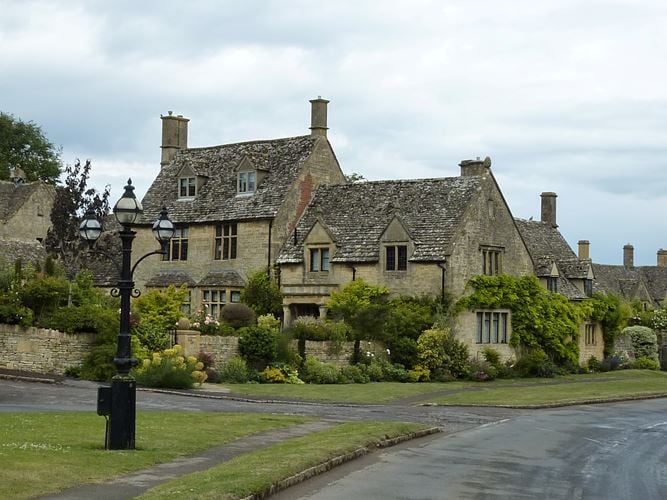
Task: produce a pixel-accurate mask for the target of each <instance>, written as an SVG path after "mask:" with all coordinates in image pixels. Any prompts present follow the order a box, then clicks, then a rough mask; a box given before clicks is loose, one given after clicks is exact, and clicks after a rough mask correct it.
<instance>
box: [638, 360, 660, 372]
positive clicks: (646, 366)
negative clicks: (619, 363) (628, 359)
mask: <svg viewBox="0 0 667 500" xmlns="http://www.w3.org/2000/svg"><path fill="white" fill-rule="evenodd" d="M632 368H635V369H637V370H660V363H659V362H658V361H657V360H655V359H653V358H646V357H642V358H637V359H636V360H635V361H634V362H633V363H632Z"/></svg>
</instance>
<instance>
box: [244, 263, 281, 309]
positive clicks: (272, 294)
mask: <svg viewBox="0 0 667 500" xmlns="http://www.w3.org/2000/svg"><path fill="white" fill-rule="evenodd" d="M241 302H243V303H244V304H246V305H247V306H249V307H250V308H251V309H252V310H253V311H254V312H255V314H256V315H257V316H262V315H264V314H273V315H274V316H278V317H280V316H281V315H282V312H283V295H282V293H280V288H278V285H277V284H276V282H275V281H274V280H273V279H271V277H269V273H267V271H266V269H264V270H262V271H257V272H256V273H254V274H253V275H252V276H250V278H249V279H248V284H247V285H246V287H245V288H244V289H243V290H242V291H241Z"/></svg>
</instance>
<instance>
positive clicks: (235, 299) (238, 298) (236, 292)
mask: <svg viewBox="0 0 667 500" xmlns="http://www.w3.org/2000/svg"><path fill="white" fill-rule="evenodd" d="M231 298H232V302H233V303H234V304H236V303H238V302H241V292H240V291H239V290H232V293H231Z"/></svg>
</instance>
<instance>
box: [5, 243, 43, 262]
mask: <svg viewBox="0 0 667 500" xmlns="http://www.w3.org/2000/svg"><path fill="white" fill-rule="evenodd" d="M18 259H21V261H22V262H24V263H28V262H29V263H31V264H41V263H42V262H44V259H46V250H45V249H44V246H43V245H42V244H41V243H40V242H39V241H37V240H19V239H15V238H0V261H4V263H6V264H13V263H14V262H16V261H17V260H18Z"/></svg>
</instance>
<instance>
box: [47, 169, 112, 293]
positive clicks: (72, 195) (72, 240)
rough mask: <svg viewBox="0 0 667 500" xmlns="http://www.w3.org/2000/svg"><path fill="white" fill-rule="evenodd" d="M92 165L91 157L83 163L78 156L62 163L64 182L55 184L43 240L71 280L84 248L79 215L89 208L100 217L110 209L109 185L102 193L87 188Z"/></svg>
mask: <svg viewBox="0 0 667 500" xmlns="http://www.w3.org/2000/svg"><path fill="white" fill-rule="evenodd" d="M91 168H92V165H91V163H90V160H86V164H85V165H83V166H82V165H81V162H80V161H79V160H77V161H76V162H75V163H74V166H71V165H67V166H66V167H65V173H66V174H67V176H66V178H65V182H64V184H63V185H62V186H57V187H56V196H55V199H54V201H53V208H52V210H51V228H50V229H49V231H48V233H47V235H46V240H45V242H44V243H45V245H46V250H47V252H49V253H50V254H52V255H54V256H56V257H58V258H59V259H60V261H61V262H62V263H63V266H64V267H65V272H66V274H67V278H68V280H69V281H70V283H71V282H72V280H73V279H74V277H75V276H76V273H77V272H78V271H79V266H80V257H81V254H82V250H83V244H82V242H81V239H80V237H79V224H80V221H81V218H82V217H83V215H84V214H85V213H86V212H87V211H88V209H92V210H93V211H94V212H95V215H96V216H97V218H98V220H100V221H103V220H104V216H105V215H107V214H108V213H109V186H107V187H105V188H104V191H103V192H102V193H100V192H98V191H97V190H96V189H94V188H89V187H88V179H89V177H90V169H91Z"/></svg>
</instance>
